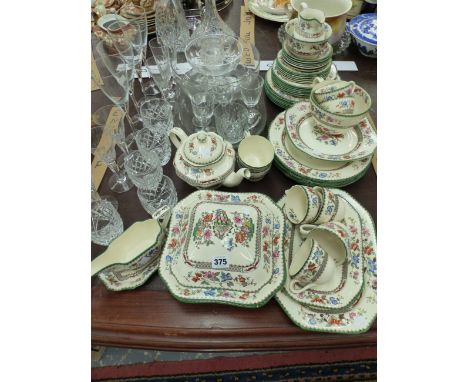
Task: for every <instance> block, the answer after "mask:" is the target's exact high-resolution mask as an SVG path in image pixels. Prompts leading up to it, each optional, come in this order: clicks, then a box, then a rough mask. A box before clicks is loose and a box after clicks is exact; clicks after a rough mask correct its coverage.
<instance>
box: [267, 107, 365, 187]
mask: <svg viewBox="0 0 468 382" xmlns="http://www.w3.org/2000/svg"><path fill="white" fill-rule="evenodd" d="M284 114H285V112H282V113H280V114H278V115H277V116H276V118H275V119H274V121H273V122H272V123H271V125H270V128H269V130H268V139H269V140H270V142H271V143H272V144H273V148H274V149H275V159H274V162H275V165H276V166H277V167H278V168H279V170H280V171H281V172H283V173H284V174H285V175H286V176H287V177H289V178H291V179H293V180H295V181H296V182H298V183H300V184H303V185H309V186H316V185H320V186H326V187H344V186H346V185H348V184H351V183H354V182H355V181H357V180H358V179H360V178H361V177H362V176H364V174H365V173H366V172H367V170H368V168H369V166H370V164H371V157H367V158H364V159H358V160H355V161H350V162H346V164H344V165H343V166H341V167H339V168H337V169H332V170H321V169H317V168H314V167H309V166H306V165H304V164H303V163H301V162H299V161H297V160H296V159H295V158H294V157H292V156H291V155H290V153H289V152H288V151H287V149H286V147H285V138H286V137H287V133H286V131H285V130H286V129H285V124H284Z"/></svg>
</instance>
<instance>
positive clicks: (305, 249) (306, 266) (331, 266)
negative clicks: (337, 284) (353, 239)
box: [289, 237, 336, 293]
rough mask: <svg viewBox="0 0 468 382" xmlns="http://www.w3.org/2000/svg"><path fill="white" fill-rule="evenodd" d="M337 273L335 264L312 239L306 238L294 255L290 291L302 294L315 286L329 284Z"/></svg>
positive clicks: (290, 272)
mask: <svg viewBox="0 0 468 382" xmlns="http://www.w3.org/2000/svg"><path fill="white" fill-rule="evenodd" d="M335 272H336V267H335V263H334V261H333V260H331V259H330V260H329V256H328V253H327V252H325V250H324V249H323V248H322V247H321V246H320V244H318V243H317V242H316V241H314V239H312V237H308V238H306V239H305V240H304V241H303V242H302V244H301V246H300V247H299V249H298V251H297V252H295V253H294V254H293V257H292V260H291V264H290V266H289V277H290V278H291V282H290V283H289V290H290V291H292V292H294V293H300V292H302V291H304V290H306V289H309V288H312V287H313V286H314V285H320V284H325V283H327V282H329V281H330V280H331V279H332V277H333V275H334V273H335Z"/></svg>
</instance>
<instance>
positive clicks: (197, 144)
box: [183, 131, 224, 166]
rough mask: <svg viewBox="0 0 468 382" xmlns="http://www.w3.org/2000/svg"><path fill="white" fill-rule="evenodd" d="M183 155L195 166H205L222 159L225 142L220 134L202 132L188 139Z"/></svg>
mask: <svg viewBox="0 0 468 382" xmlns="http://www.w3.org/2000/svg"><path fill="white" fill-rule="evenodd" d="M183 154H184V157H185V158H186V159H187V161H189V162H190V163H191V164H193V165H194V166H205V165H208V164H211V163H214V162H217V161H218V160H219V159H221V157H222V156H223V154H224V142H223V140H222V138H221V137H220V136H219V135H218V134H215V133H211V132H205V131H200V132H198V133H195V134H193V135H191V136H190V137H188V138H187V141H186V142H185V144H184V148H183Z"/></svg>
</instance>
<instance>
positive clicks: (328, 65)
mask: <svg viewBox="0 0 468 382" xmlns="http://www.w3.org/2000/svg"><path fill="white" fill-rule="evenodd" d="M297 27H298V19H293V20H290V21H289V22H288V23H287V24H286V27H285V39H284V41H283V48H282V49H281V50H280V52H279V53H278V56H277V57H276V59H275V60H274V62H273V65H272V67H271V68H270V69H269V70H268V72H267V74H266V81H265V93H266V95H267V96H268V98H269V99H270V100H271V101H272V102H273V103H275V104H276V105H278V106H280V107H282V108H288V107H290V106H291V105H293V104H294V103H296V102H300V101H304V100H307V99H308V98H309V96H310V91H311V89H312V85H313V81H314V80H315V79H316V78H321V79H331V80H334V79H337V78H338V74H337V70H336V67H335V65H334V64H333V63H332V54H333V48H332V46H331V45H330V44H329V43H328V39H329V38H330V36H331V33H332V30H331V27H330V26H329V25H328V24H327V23H323V30H322V32H321V34H320V35H319V36H318V37H317V38H315V39H309V40H307V41H306V40H303V39H301V38H300V37H298V35H297V33H295V31H296V29H297Z"/></svg>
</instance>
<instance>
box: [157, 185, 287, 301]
mask: <svg viewBox="0 0 468 382" xmlns="http://www.w3.org/2000/svg"><path fill="white" fill-rule="evenodd" d="M196 205H198V207H195V206H196ZM217 210H222V211H224V212H225V214H223V213H222V215H223V217H222V218H220V219H217V224H216V225H215V224H214V221H213V219H212V218H211V222H212V223H213V224H212V225H208V226H204V227H203V229H202V230H200V234H201V236H200V235H199V234H198V233H199V229H198V226H197V224H198V222H200V220H201V222H202V223H203V222H204V221H205V220H206V221H205V222H210V218H206V215H204V213H208V214H210V213H212V212H216V211H217ZM259 211H261V214H259ZM239 213H242V214H245V215H248V216H250V217H251V220H252V221H250V220H248V219H247V220H245V219H244V218H243V217H241V218H240V220H239V219H237V218H236V216H238V214H239ZM191 216H192V217H194V221H193V223H192V224H191V223H190V221H189V220H190V217H191ZM228 219H229V221H230V222H231V223H232V225H231V224H229V222H228ZM259 219H260V220H259ZM284 220H285V218H284V215H283V213H282V211H281V210H280V209H279V208H278V207H277V205H276V204H275V203H274V202H273V201H272V200H271V199H270V198H269V197H268V196H266V195H263V194H259V193H229V192H220V191H211V190H210V191H208V190H201V191H195V192H194V193H192V194H190V195H189V196H188V197H187V198H185V199H183V200H182V201H180V202H179V203H178V204H177V205H176V206H175V207H174V208H173V210H172V219H171V223H170V227H169V232H168V238H167V240H166V244H165V247H164V250H163V253H162V255H161V261H160V267H159V273H160V275H161V278H162V279H163V281H164V282H165V284H166V285H167V287H168V289H169V291H170V292H171V294H172V295H173V296H174V297H175V298H176V299H178V300H181V301H183V302H192V303H212V302H216V303H222V304H230V305H237V306H242V307H258V306H261V305H264V304H265V303H267V302H268V300H269V299H270V298H271V297H272V296H273V295H274V294H275V293H276V291H277V290H278V289H279V288H281V286H282V285H283V282H284V276H285V269H284V255H283V241H284V227H285V223H284ZM258 221H260V224H261V227H258V226H257V223H258ZM218 223H219V224H218ZM215 230H217V231H216V232H215ZM197 246H198V247H199V248H197ZM192 250H194V252H193V253H192V252H191V251H192ZM257 252H258V254H257ZM188 253H190V255H188ZM244 255H245V256H246V257H245V259H244V258H243V256H244ZM222 259H225V262H224V265H223V266H219V265H220V263H219V262H218V261H217V260H220V261H221V260H222ZM187 260H188V262H187ZM193 260H195V261H196V262H197V263H209V264H210V267H209V268H207V267H205V266H201V267H200V264H198V265H195V264H194V263H193ZM232 265H233V266H232ZM239 266H243V267H245V268H244V269H240V268H238V267H239ZM249 268H250V269H249Z"/></svg>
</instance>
